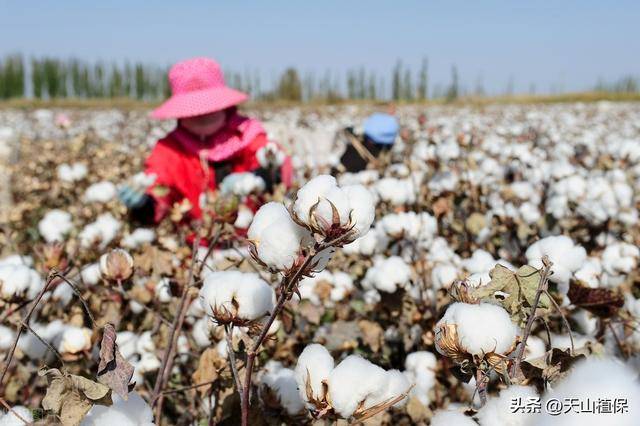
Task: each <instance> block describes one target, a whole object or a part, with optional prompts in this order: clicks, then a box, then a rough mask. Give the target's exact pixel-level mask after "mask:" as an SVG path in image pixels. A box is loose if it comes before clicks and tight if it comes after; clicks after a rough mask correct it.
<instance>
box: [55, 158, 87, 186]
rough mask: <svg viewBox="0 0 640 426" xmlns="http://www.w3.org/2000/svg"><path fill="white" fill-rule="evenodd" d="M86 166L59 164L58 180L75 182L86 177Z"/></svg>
mask: <svg viewBox="0 0 640 426" xmlns="http://www.w3.org/2000/svg"><path fill="white" fill-rule="evenodd" d="M87 171H88V170H87V166H85V165H84V164H82V163H74V164H71V165H69V164H66V163H65V164H60V165H59V166H58V169H57V172H58V179H60V180H61V181H63V182H76V181H79V180H82V179H83V178H84V177H85V176H86V175H87Z"/></svg>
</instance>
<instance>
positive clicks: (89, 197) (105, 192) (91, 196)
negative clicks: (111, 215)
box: [84, 181, 118, 203]
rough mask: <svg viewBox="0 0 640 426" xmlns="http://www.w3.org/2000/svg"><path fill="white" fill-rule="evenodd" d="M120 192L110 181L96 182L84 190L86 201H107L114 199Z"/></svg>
mask: <svg viewBox="0 0 640 426" xmlns="http://www.w3.org/2000/svg"><path fill="white" fill-rule="evenodd" d="M117 193H118V190H117V189H116V186H115V185H114V184H113V183H112V182H109V181H102V182H98V183H94V184H93V185H91V186H89V187H88V188H87V189H86V191H85V192H84V201H85V202H86V203H106V202H109V201H111V200H113V199H114V198H115V197H116V195H117Z"/></svg>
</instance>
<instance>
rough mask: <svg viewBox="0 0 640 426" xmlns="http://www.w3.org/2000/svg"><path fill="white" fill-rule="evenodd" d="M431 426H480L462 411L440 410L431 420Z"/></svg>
mask: <svg viewBox="0 0 640 426" xmlns="http://www.w3.org/2000/svg"><path fill="white" fill-rule="evenodd" d="M431 426H478V424H477V423H476V422H474V421H473V419H472V418H471V417H469V416H465V415H464V414H463V413H461V412H460V411H454V410H438V411H436V412H435V413H434V415H433V417H432V418H431Z"/></svg>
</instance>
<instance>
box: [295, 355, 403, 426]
mask: <svg viewBox="0 0 640 426" xmlns="http://www.w3.org/2000/svg"><path fill="white" fill-rule="evenodd" d="M295 377H296V381H297V383H298V390H299V392H300V396H301V397H302V399H303V400H304V401H305V404H306V407H307V409H308V410H309V411H310V413H311V414H312V416H313V417H316V418H326V417H330V416H337V417H339V418H343V419H350V420H351V419H352V420H356V421H363V420H365V419H367V418H369V417H372V416H374V415H375V414H378V413H379V412H381V411H383V410H385V409H387V408H389V407H392V406H393V407H400V406H402V405H403V404H404V403H406V401H405V399H406V396H407V394H408V393H409V392H410V390H411V383H410V382H409V380H408V379H407V377H406V376H405V375H404V374H402V373H401V372H400V371H398V370H387V371H385V370H384V369H383V368H381V367H378V366H377V365H375V364H373V363H371V362H369V361H367V360H366V359H364V358H362V357H360V356H359V355H349V356H348V357H346V358H345V359H343V360H342V361H340V362H339V363H338V364H337V365H335V362H334V360H333V357H332V356H331V354H330V353H329V351H328V350H327V349H326V348H325V347H324V346H322V345H319V344H311V345H309V346H307V347H306V348H305V349H304V350H303V351H302V353H301V354H300V356H299V357H298V363H297V365H296V368H295Z"/></svg>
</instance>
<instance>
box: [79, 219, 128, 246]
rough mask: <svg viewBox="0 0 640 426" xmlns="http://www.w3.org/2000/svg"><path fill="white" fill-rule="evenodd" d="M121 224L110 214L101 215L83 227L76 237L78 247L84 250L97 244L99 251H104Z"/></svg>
mask: <svg viewBox="0 0 640 426" xmlns="http://www.w3.org/2000/svg"><path fill="white" fill-rule="evenodd" d="M121 225H122V224H121V223H120V221H118V220H117V219H116V218H115V217H113V216H112V215H111V213H103V214H101V215H100V216H98V218H97V219H96V221H95V222H92V223H90V224H88V225H87V226H85V227H84V228H83V229H82V231H81V232H80V234H79V235H78V237H79V238H80V245H81V246H82V247H84V248H88V247H91V246H92V245H93V244H99V248H100V249H104V248H105V247H106V246H107V245H109V243H110V242H111V241H112V240H113V239H114V238H115V237H116V235H117V233H118V231H119V230H120V226H121Z"/></svg>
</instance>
